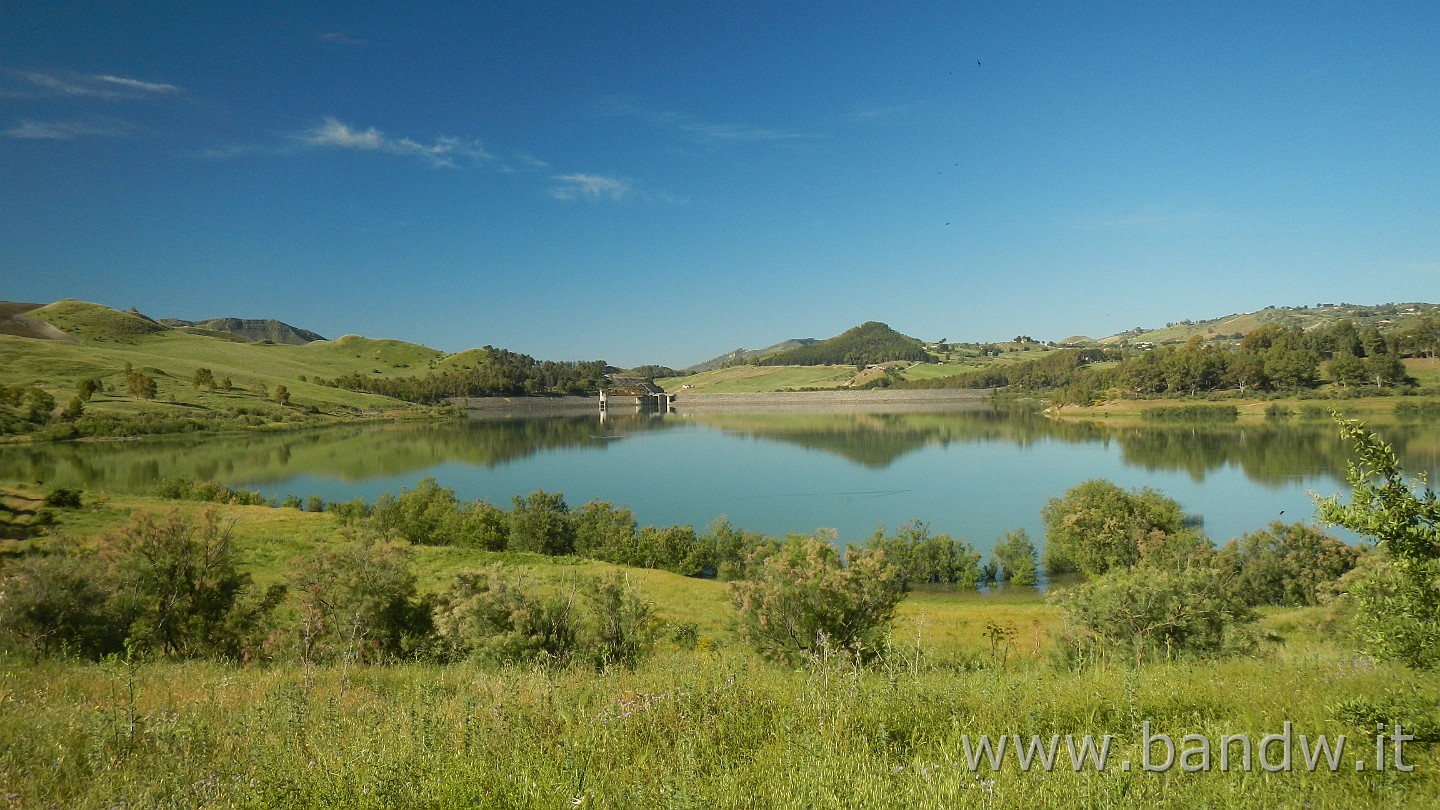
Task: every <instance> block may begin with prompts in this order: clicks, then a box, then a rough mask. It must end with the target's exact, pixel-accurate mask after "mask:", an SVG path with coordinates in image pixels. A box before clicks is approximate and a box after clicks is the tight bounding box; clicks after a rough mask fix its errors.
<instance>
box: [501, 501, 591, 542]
mask: <svg viewBox="0 0 1440 810" xmlns="http://www.w3.org/2000/svg"><path fill="white" fill-rule="evenodd" d="M511 500H512V501H513V502H514V508H513V509H511V510H510V515H509V541H508V544H507V548H508V549H509V550H511V551H533V552H537V553H540V554H550V555H559V554H569V553H571V552H572V551H574V550H575V521H574V519H573V518H572V517H571V515H570V508H569V507H568V506H566V505H565V497H564V496H563V495H560V494H559V493H553V494H552V493H549V492H545V491H544V490H540V489H537V490H535V491H534V492H532V493H530V495H529V496H528V497H522V496H520V495H516V496H514V497H513V498H512V499H511Z"/></svg>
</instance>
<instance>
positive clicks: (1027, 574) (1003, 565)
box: [995, 529, 1039, 585]
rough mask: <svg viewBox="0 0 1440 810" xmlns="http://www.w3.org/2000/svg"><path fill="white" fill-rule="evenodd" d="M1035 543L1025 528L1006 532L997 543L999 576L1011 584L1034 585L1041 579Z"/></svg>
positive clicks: (996, 552)
mask: <svg viewBox="0 0 1440 810" xmlns="http://www.w3.org/2000/svg"><path fill="white" fill-rule="evenodd" d="M1036 559H1037V556H1036V552H1035V544H1034V543H1033V542H1031V540H1030V535H1029V533H1027V532H1026V531H1025V530H1024V529H1016V530H1014V531H1010V532H1006V533H1005V537H1004V538H1003V539H1002V540H1000V542H998V543H996V544H995V562H996V564H997V567H998V568H999V578H1000V580H1001V581H1003V582H1005V583H1007V584H1009V585H1034V584H1036V582H1038V581H1039V565H1038V563H1037V562H1036Z"/></svg>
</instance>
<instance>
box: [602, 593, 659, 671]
mask: <svg viewBox="0 0 1440 810" xmlns="http://www.w3.org/2000/svg"><path fill="white" fill-rule="evenodd" d="M585 598H586V601H587V602H588V603H589V607H590V616H591V626H592V629H591V631H590V633H589V634H588V643H587V645H586V646H587V652H588V653H589V656H590V659H591V662H592V663H593V664H594V665H595V668H596V669H602V670H603V669H609V668H611V667H619V668H622V669H631V668H633V667H635V666H636V665H637V664H639V663H640V662H641V661H643V660H644V659H645V658H646V656H648V655H649V654H650V651H651V650H652V649H653V648H654V646H655V638H656V635H657V633H658V626H657V623H656V620H655V606H654V605H652V604H651V603H649V602H647V601H645V599H644V598H643V597H642V596H641V595H640V593H639V592H638V591H637V590H636V589H635V586H633V585H631V584H630V578H629V577H628V576H626V575H625V574H622V573H618V572H616V573H612V574H610V575H609V576H607V577H602V578H600V579H596V580H594V581H593V582H592V583H591V584H590V586H589V587H588V588H587V589H586V590H585Z"/></svg>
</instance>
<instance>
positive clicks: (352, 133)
mask: <svg viewBox="0 0 1440 810" xmlns="http://www.w3.org/2000/svg"><path fill="white" fill-rule="evenodd" d="M296 137H297V138H298V139H299V140H300V141H302V142H303V143H306V144H308V145H310V146H316V147H327V148H338V149H354V150H358V151H362V152H382V153H385V154H390V155H400V156H403V157H418V158H420V159H422V160H424V161H425V162H427V163H429V164H430V165H432V166H435V167H437V168H456V167H457V166H458V165H459V162H460V161H465V162H468V163H472V164H479V163H484V162H488V161H490V160H493V159H494V156H493V155H491V154H490V153H489V152H487V151H486V150H485V148H484V147H483V146H481V145H480V144H479V143H478V142H477V141H472V140H462V139H460V138H448V137H442V138H436V139H435V141H434V142H433V143H429V144H426V143H421V142H419V141H416V140H414V139H411V138H393V137H390V136H388V135H386V134H385V133H383V132H381V131H380V130H378V129H376V128H375V127H369V128H368V129H357V128H355V127H352V126H350V125H349V124H346V123H343V122H341V121H340V120H338V119H336V118H332V117H330V116H326V117H325V119H324V120H323V121H322V122H321V124H320V126H318V127H316V128H315V129H312V130H309V131H307V132H303V133H301V134H300V135H298V136H296Z"/></svg>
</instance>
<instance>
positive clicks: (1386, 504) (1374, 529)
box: [1316, 420, 1440, 669]
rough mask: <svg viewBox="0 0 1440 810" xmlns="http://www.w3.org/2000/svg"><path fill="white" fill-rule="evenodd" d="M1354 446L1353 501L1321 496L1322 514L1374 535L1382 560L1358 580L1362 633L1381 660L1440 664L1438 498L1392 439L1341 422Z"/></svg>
mask: <svg viewBox="0 0 1440 810" xmlns="http://www.w3.org/2000/svg"><path fill="white" fill-rule="evenodd" d="M1340 429H1341V434H1342V435H1343V436H1344V437H1345V438H1346V439H1348V440H1349V441H1351V442H1352V443H1353V444H1354V447H1355V458H1354V460H1353V461H1351V463H1350V465H1349V468H1348V470H1347V475H1346V477H1347V479H1348V480H1349V482H1350V487H1351V491H1350V502H1349V503H1344V504H1342V503H1341V502H1340V498H1339V496H1338V495H1337V496H1333V497H1330V498H1321V499H1317V502H1316V503H1317V508H1318V512H1319V516H1320V519H1321V520H1322V521H1324V522H1326V523H1329V524H1332V525H1336V526H1344V527H1345V528H1347V529H1350V530H1351V531H1354V532H1358V533H1360V534H1363V535H1366V536H1367V537H1371V538H1373V539H1374V540H1375V543H1376V545H1377V547H1378V548H1379V550H1380V553H1381V555H1383V556H1382V559H1381V560H1380V561H1379V562H1380V564H1378V565H1375V566H1373V567H1372V568H1370V569H1369V570H1368V571H1367V572H1366V574H1367V575H1366V576H1364V577H1362V578H1360V579H1359V580H1358V581H1356V582H1355V583H1354V584H1353V585H1352V588H1351V595H1352V596H1354V597H1355V600H1356V603H1357V608H1358V611H1357V616H1356V622H1355V624H1356V628H1355V629H1356V633H1357V635H1358V636H1359V637H1360V639H1361V641H1362V643H1363V644H1364V646H1365V648H1366V649H1367V650H1368V651H1370V652H1371V653H1373V654H1374V655H1377V656H1379V657H1381V658H1386V659H1391V660H1396V661H1400V662H1402V663H1404V664H1405V665H1406V666H1410V667H1415V668H1418V669H1428V668H1432V667H1435V666H1440V500H1437V497H1436V494H1435V491H1434V490H1433V489H1430V488H1429V487H1428V486H1425V481H1424V479H1423V478H1421V479H1420V480H1419V481H1415V482H1409V481H1406V480H1405V478H1404V471H1403V470H1402V469H1401V468H1400V461H1399V459H1398V458H1396V456H1395V451H1394V449H1393V448H1391V447H1390V445H1388V444H1386V443H1384V442H1383V441H1381V440H1380V438H1379V436H1377V435H1376V434H1375V433H1374V432H1372V431H1370V430H1368V429H1367V428H1365V426H1364V425H1362V424H1361V423H1360V422H1358V421H1355V420H1340Z"/></svg>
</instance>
